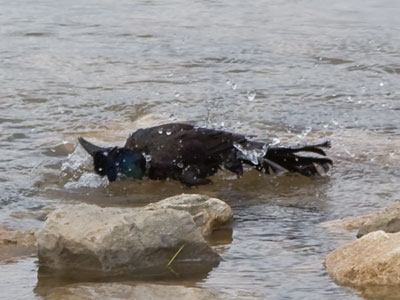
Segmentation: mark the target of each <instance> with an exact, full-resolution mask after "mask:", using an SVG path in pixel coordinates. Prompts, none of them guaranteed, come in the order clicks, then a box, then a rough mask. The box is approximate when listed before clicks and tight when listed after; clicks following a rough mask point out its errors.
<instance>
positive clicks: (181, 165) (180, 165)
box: [176, 162, 184, 169]
mask: <svg viewBox="0 0 400 300" xmlns="http://www.w3.org/2000/svg"><path fill="white" fill-rule="evenodd" d="M176 165H177V166H178V168H181V169H182V168H183V167H184V165H183V163H182V162H178V163H177V164H176Z"/></svg>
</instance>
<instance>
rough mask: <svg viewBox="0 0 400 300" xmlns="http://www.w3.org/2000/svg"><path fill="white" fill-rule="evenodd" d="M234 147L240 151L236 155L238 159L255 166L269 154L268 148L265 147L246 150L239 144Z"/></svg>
mask: <svg viewBox="0 0 400 300" xmlns="http://www.w3.org/2000/svg"><path fill="white" fill-rule="evenodd" d="M233 147H235V148H236V149H237V150H239V151H238V152H237V153H236V156H237V158H238V159H244V160H248V161H250V162H251V163H253V164H254V165H258V164H259V162H260V160H261V159H262V158H264V156H265V155H266V154H267V151H268V147H267V146H266V145H265V146H264V147H262V149H257V148H256V149H246V148H244V147H243V145H241V144H239V143H234V144H233Z"/></svg>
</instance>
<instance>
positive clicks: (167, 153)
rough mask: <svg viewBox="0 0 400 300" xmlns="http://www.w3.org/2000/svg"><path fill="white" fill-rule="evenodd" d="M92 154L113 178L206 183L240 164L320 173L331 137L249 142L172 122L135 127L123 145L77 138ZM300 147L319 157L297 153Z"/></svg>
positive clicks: (104, 173) (238, 171)
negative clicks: (282, 143)
mask: <svg viewBox="0 0 400 300" xmlns="http://www.w3.org/2000/svg"><path fill="white" fill-rule="evenodd" d="M78 140H79V142H80V144H81V145H82V146H83V148H85V150H86V151H87V152H89V154H90V155H91V156H92V157H93V164H94V169H95V171H96V173H97V174H99V175H101V176H107V177H108V179H109V180H110V181H114V180H116V179H117V177H119V176H121V175H122V176H126V177H131V178H135V179H142V178H143V177H144V176H147V177H148V178H150V179H155V180H157V179H159V180H160V179H166V178H171V179H174V180H179V181H180V182H182V183H183V184H186V185H189V186H192V185H200V184H207V183H209V182H210V180H209V179H208V178H207V177H208V176H211V175H214V174H215V173H216V172H217V171H218V170H219V169H221V168H222V167H224V168H225V169H227V170H229V171H231V172H233V173H236V174H237V175H238V176H240V175H242V174H243V164H246V165H250V166H254V167H255V168H256V169H257V170H258V171H261V172H264V173H267V174H270V173H271V172H272V173H277V172H280V171H288V172H294V173H300V174H302V175H304V176H314V175H317V176H318V175H320V172H319V171H318V169H317V166H320V167H322V168H321V169H322V170H323V171H324V172H327V171H328V170H329V165H332V160H331V159H329V158H327V157H324V156H326V154H325V152H324V151H323V150H322V149H321V148H328V147H330V143H329V142H325V143H322V144H318V145H308V146H299V147H278V146H273V145H271V146H269V145H268V144H265V143H262V142H257V141H251V140H249V139H248V138H246V136H244V135H241V134H235V133H232V132H227V131H222V130H215V129H207V128H200V127H195V126H193V125H189V124H182V123H172V124H165V125H160V126H156V127H151V128H145V129H139V130H137V131H136V132H134V133H132V134H131V135H130V136H129V137H128V140H127V141H126V144H125V146H124V147H122V148H120V147H110V148H103V147H98V146H95V145H93V144H91V143H90V142H88V141H86V140H85V139H83V138H82V137H80V138H78ZM299 152H311V153H317V154H319V156H301V155H299V154H298V153H299Z"/></svg>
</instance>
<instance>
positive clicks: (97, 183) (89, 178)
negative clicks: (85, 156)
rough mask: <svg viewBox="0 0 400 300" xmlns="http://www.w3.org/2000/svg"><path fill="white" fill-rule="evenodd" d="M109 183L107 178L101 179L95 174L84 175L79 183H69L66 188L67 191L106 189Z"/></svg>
mask: <svg viewBox="0 0 400 300" xmlns="http://www.w3.org/2000/svg"><path fill="white" fill-rule="evenodd" d="M108 183H109V181H108V179H107V177H106V176H104V177H100V176H98V175H97V174H94V173H83V174H82V176H81V177H80V178H79V180H78V181H69V182H67V183H66V184H65V185H64V187H65V188H66V189H79V188H83V187H86V188H99V187H105V186H107V185H108Z"/></svg>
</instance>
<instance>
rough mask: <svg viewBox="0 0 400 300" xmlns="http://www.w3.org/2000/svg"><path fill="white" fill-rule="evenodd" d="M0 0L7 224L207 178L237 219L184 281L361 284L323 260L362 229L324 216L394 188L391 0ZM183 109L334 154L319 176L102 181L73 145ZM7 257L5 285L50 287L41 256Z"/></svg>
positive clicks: (398, 141)
mask: <svg viewBox="0 0 400 300" xmlns="http://www.w3.org/2000/svg"><path fill="white" fill-rule="evenodd" d="M0 5H1V10H0V25H1V26H0V38H1V43H0V58H1V61H2V64H1V65H2V67H1V72H0V84H1V87H2V88H1V90H0V189H1V191H2V193H1V195H0V222H1V223H2V224H6V225H8V226H10V227H12V228H17V229H28V228H32V227H34V226H40V224H41V222H40V221H37V220H35V219H32V218H22V219H21V218H16V216H18V213H20V212H28V213H29V212H34V211H37V210H40V209H41V208H42V207H48V206H52V207H57V206H59V205H60V204H63V203H79V202H87V203H96V204H100V205H103V206H107V205H113V206H138V205H144V204H146V203H149V202H153V201H157V200H159V199H162V198H164V197H166V196H170V195H174V194H177V193H182V192H185V193H204V194H208V195H211V196H217V197H219V198H221V199H223V200H225V201H226V202H228V203H229V204H230V205H231V206H232V207H233V209H234V212H235V221H234V223H233V224H232V226H231V228H229V230H228V232H230V233H229V234H222V240H224V239H225V242H221V241H216V242H215V243H216V244H218V245H217V246H216V247H217V248H218V250H219V251H221V252H222V257H223V259H224V260H223V262H221V264H220V265H219V266H218V267H217V268H215V269H213V270H212V271H211V272H209V273H208V274H206V276H205V277H204V278H202V279H196V280H192V281H191V282H190V284H191V285H197V286H201V287H204V288H218V289H221V290H222V291H224V292H226V293H228V294H229V295H231V296H232V297H242V298H258V299H266V298H267V299H300V298H307V299H360V297H362V295H361V294H359V293H357V292H355V291H353V290H350V289H346V288H343V287H339V286H337V285H336V284H335V283H333V282H332V280H331V279H330V277H329V276H328V275H327V274H326V272H325V270H324V267H323V264H322V262H323V258H324V256H325V255H326V253H328V252H329V251H331V250H333V249H335V248H336V247H337V246H338V245H341V244H343V243H345V242H348V241H351V240H353V239H354V233H343V232H338V231H334V230H328V229H326V228H323V227H321V226H320V225H319V224H320V223H321V222H323V221H326V220H331V219H335V218H339V217H344V216H348V215H359V214H363V213H366V212H370V211H371V210H373V209H377V208H380V207H384V206H386V205H389V204H390V203H392V202H393V201H395V200H398V186H399V185H398V182H399V178H400V170H399V168H398V166H399V162H400V152H399V149H400V122H399V116H400V101H399V100H400V92H399V89H398V87H399V86H400V54H399V53H400V36H399V34H398V32H399V30H400V19H399V18H398V11H399V9H400V5H399V3H398V1H396V0H386V1H378V0H368V1H360V0H355V1H343V0H339V1H335V2H332V1H329V2H328V1H316V0H309V1H306V0H298V1H282V0H270V1H250V2H246V3H244V2H243V1H237V0H231V1H225V0H222V1H189V2H188V1H181V0H174V1H161V0H158V1H151V0H148V1H118V2H115V1H107V0H99V1H90V0H85V1H75V0H72V1H50V0H42V1H35V2H30V1H24V0H19V1H11V2H10V1H7V2H6V1H0ZM177 120H181V121H190V122H192V123H194V124H196V125H200V126H206V127H210V128H219V129H221V128H222V129H226V130H232V131H237V132H240V133H244V134H251V135H255V136H256V137H257V138H258V139H259V140H264V141H271V140H273V139H275V141H277V140H276V139H279V141H280V142H281V144H297V143H306V142H309V143H311V142H318V141H322V140H326V139H330V140H331V141H332V143H333V147H332V149H331V150H329V155H330V156H331V157H332V158H333V159H334V161H335V166H334V168H333V170H332V171H331V173H330V174H329V177H328V178H322V179H316V180H310V179H308V178H302V177H299V176H264V175H262V176H259V174H257V173H256V172H254V171H251V172H248V173H246V174H245V176H244V177H243V178H241V179H239V180H238V179H236V178H235V177H234V176H231V174H228V173H221V174H219V175H218V176H216V177H215V178H214V179H213V181H214V182H213V184H212V185H209V186H204V187H198V188H193V189H187V188H185V187H183V186H181V185H180V184H178V183H174V182H169V181H167V182H149V181H145V182H116V183H113V184H108V183H107V182H106V181H104V180H101V179H100V178H99V177H97V176H95V175H94V174H93V173H92V171H91V161H90V158H89V157H88V156H87V155H86V154H85V153H84V151H83V150H82V149H81V148H79V147H77V141H76V138H77V136H79V135H82V136H85V137H88V138H90V139H91V140H92V141H95V142H98V143H99V144H103V145H108V144H116V145H122V144H123V143H124V141H125V139H126V137H127V136H128V134H129V132H131V131H132V130H134V129H135V128H137V127H141V126H147V125H154V124H156V123H158V122H161V121H168V122H171V121H177ZM230 229H232V230H231V231H230ZM230 234H231V236H230ZM0 270H1V271H0V274H1V277H3V278H6V279H7V280H0V282H2V283H1V284H0V286H3V288H1V290H6V291H7V292H6V294H5V296H2V297H6V298H7V299H10V297H11V295H12V297H14V298H18V299H36V298H38V299H40V298H42V297H43V295H42V294H40V293H37V292H36V293H35V292H34V290H35V289H34V287H35V286H36V285H37V284H38V283H39V284H40V280H39V282H38V279H37V276H36V274H37V270H38V266H37V265H36V262H35V260H34V259H28V260H24V261H21V262H19V263H17V264H7V265H4V264H3V265H1V266H0ZM39 275H40V273H39ZM39 278H40V276H39ZM22 280H23V281H24V282H26V284H25V283H24V285H23V286H19V285H17V284H16V283H17V282H21V281H22ZM177 282H178V283H179V282H181V283H182V284H183V281H179V280H177ZM60 284H62V283H60ZM185 284H187V282H185ZM6 287H7V288H6ZM36 290H37V289H36ZM7 293H9V294H7ZM3 294H4V293H3Z"/></svg>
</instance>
